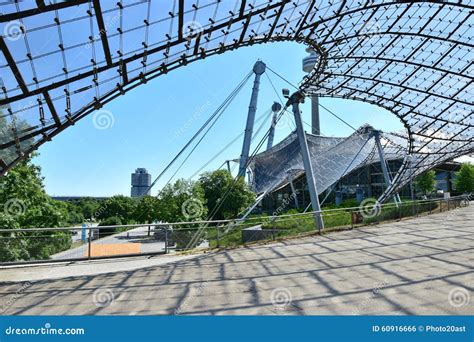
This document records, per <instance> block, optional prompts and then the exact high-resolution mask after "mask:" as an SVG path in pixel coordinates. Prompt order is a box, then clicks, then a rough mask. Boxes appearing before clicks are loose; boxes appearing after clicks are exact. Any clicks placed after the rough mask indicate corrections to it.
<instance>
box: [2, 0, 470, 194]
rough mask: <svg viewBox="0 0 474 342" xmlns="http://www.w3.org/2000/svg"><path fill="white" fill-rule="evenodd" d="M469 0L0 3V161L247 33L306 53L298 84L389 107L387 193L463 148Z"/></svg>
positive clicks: (5, 164)
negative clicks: (400, 158) (396, 147)
mask: <svg viewBox="0 0 474 342" xmlns="http://www.w3.org/2000/svg"><path fill="white" fill-rule="evenodd" d="M473 9H474V1H471V0H469V1H390V0H386V1H381V0H367V1H364V0H358V1H355V0H340V1H337V0H332V1H330V0H325V1H324V0H322V1H316V0H298V1H296V0H295V1H289V0H284V1H275V0H274V1H269V0H266V1H265V0H247V1H245V0H242V1H217V0H207V1H203V0H194V1H192V0H189V1H188V0H186V1H184V0H160V1H158V0H116V1H104V0H102V1H100V0H94V1H91V0H68V1H49V0H36V1H26V0H24V1H14V0H10V1H6V2H5V1H3V2H1V3H0V12H1V13H2V15H1V16H0V33H1V34H2V37H1V39H0V50H1V53H0V76H1V80H2V83H1V84H0V106H2V114H1V118H0V151H1V152H0V158H1V160H0V168H1V170H0V172H1V174H4V173H5V172H6V171H7V170H8V169H9V168H10V167H11V166H13V165H14V164H15V163H16V162H18V161H19V160H21V159H23V158H25V157H26V156H27V155H28V154H29V153H30V152H31V151H34V150H35V149H37V148H38V147H39V146H40V145H41V144H43V143H44V142H46V141H49V140H51V139H52V138H53V137H54V136H55V135H56V134H58V133H60V132H61V131H63V130H64V129H66V128H67V127H69V126H71V125H73V124H74V123H75V122H76V121H77V120H80V119H81V118H83V117H85V116H87V115H88V114H90V113H92V112H94V111H96V110H100V108H101V107H102V106H103V105H104V104H105V103H107V102H109V101H111V100H113V99H114V98H116V97H117V96H120V95H122V94H125V93H126V92H127V91H128V90H130V89H132V88H134V87H136V86H139V85H140V84H143V83H146V82H147V81H149V80H150V79H152V78H155V77H158V76H160V75H163V74H166V73H168V72H171V71H172V70H174V69H176V68H179V67H183V66H186V65H187V64H188V63H190V62H192V61H195V60H198V59H203V58H206V57H208V56H211V55H214V54H220V53H224V52H225V51H228V50H232V49H236V48H239V47H242V46H248V45H252V44H256V43H266V42H275V41H296V42H299V43H302V44H305V45H308V46H310V47H311V48H312V49H313V50H315V51H316V52H317V55H318V62H317V63H316V66H315V68H314V70H313V72H312V73H310V74H309V75H308V77H306V78H305V79H303V80H302V82H301V84H300V87H301V89H302V90H303V91H304V92H306V93H307V94H320V95H321V96H332V97H342V98H350V99H356V100H361V101H366V102H369V103H373V104H377V105H379V106H381V107H383V108H386V109H388V110H390V111H391V112H392V113H394V114H395V115H397V116H398V117H399V118H400V119H401V120H402V121H403V122H404V123H405V127H406V130H407V135H408V136H409V140H408V146H407V148H408V151H409V154H408V155H407V157H406V159H405V163H404V164H403V166H402V168H401V169H400V171H399V174H398V175H397V177H395V180H394V184H393V186H392V187H391V188H390V189H389V190H388V191H387V192H386V196H388V195H390V193H391V192H392V193H393V191H396V190H397V189H398V188H399V187H400V186H402V185H403V184H404V182H406V181H407V180H408V179H409V178H410V177H413V176H415V175H417V174H418V173H420V172H422V171H424V170H426V169H428V168H430V167H432V166H434V165H436V164H438V163H442V162H443V161H445V160H449V159H452V158H454V157H457V156H459V155H463V154H467V153H470V152H472V151H473V150H474V144H473V123H474V118H473V94H474V86H473V84H472V81H473V56H474V53H473V31H474V29H473V23H474V19H473Z"/></svg>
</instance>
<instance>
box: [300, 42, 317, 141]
mask: <svg viewBox="0 0 474 342" xmlns="http://www.w3.org/2000/svg"><path fill="white" fill-rule="evenodd" d="M306 52H308V53H309V56H306V57H305V58H303V71H304V72H307V73H310V72H311V71H312V70H313V68H314V66H315V65H316V63H317V62H318V55H317V53H316V51H314V50H313V49H311V48H307V49H306ZM311 126H312V127H313V128H312V132H311V133H313V134H315V135H321V129H320V126H319V97H318V96H317V95H313V96H311Z"/></svg>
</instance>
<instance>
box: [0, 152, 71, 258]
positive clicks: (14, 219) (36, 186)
mask: <svg viewBox="0 0 474 342" xmlns="http://www.w3.org/2000/svg"><path fill="white" fill-rule="evenodd" d="M40 171H41V170H40V168H39V167H38V166H36V165H34V164H32V163H31V161H30V160H26V161H23V162H21V163H19V164H18V165H17V166H16V167H14V168H12V169H11V170H10V171H9V172H8V174H7V175H5V176H3V177H1V178H0V223H1V224H2V228H7V229H12V230H14V229H18V228H20V227H21V228H44V227H59V226H63V225H66V224H67V222H68V220H69V216H68V214H67V211H66V210H65V208H64V206H63V205H62V204H58V203H57V201H54V200H52V199H51V198H50V197H49V196H48V195H47V194H46V192H45V191H44V186H43V178H42V177H41V173H40ZM12 233H13V231H12ZM12 233H2V239H1V240H0V258H1V260H3V261H13V260H19V259H23V260H28V259H46V258H48V257H49V256H50V255H51V254H54V253H57V252H60V251H62V250H65V249H67V248H69V247H70V246H71V235H70V233H69V232H61V231H45V232H41V233H38V232H22V233H14V234H12Z"/></svg>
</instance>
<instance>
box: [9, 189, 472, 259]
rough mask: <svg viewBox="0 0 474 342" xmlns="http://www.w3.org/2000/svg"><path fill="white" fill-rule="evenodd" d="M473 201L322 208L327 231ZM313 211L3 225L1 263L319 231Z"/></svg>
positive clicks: (152, 251)
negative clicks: (139, 221)
mask: <svg viewBox="0 0 474 342" xmlns="http://www.w3.org/2000/svg"><path fill="white" fill-rule="evenodd" d="M470 200H471V198H470V196H467V195H463V196H456V197H451V198H437V199H427V200H418V201H404V202H402V203H401V204H398V205H396V204H395V203H386V204H382V205H378V204H376V203H370V202H369V203H365V204H364V202H362V205H361V206H358V207H350V208H334V209H326V210H321V211H320V212H319V213H320V214H321V215H322V217H323V219H324V221H325V229H324V231H323V233H325V232H330V231H334V230H343V229H354V228H356V227H360V226H365V225H368V224H378V223H380V222H387V221H391V220H402V219H403V218H406V217H418V216H420V215H428V214H432V213H438V212H440V213H441V212H444V211H451V210H452V209H454V208H457V207H460V206H467V205H469V202H470ZM314 213H315V212H309V213H296V214H285V215H270V216H266V215H261V216H254V217H248V218H246V219H245V220H239V219H236V220H215V221H188V222H174V223H153V224H133V225H119V226H100V227H99V226H95V227H94V226H91V225H84V226H82V227H66V228H22V229H0V265H12V264H17V263H32V262H55V261H74V260H92V259H100V258H113V257H125V256H137V255H156V254H168V253H175V252H178V251H186V250H190V249H196V248H201V249H207V248H222V247H234V246H239V245H244V244H247V243H252V242H255V241H266V240H276V239H280V238H285V237H290V236H298V235H302V234H313V233H316V228H315V222H314V219H313V215H314Z"/></svg>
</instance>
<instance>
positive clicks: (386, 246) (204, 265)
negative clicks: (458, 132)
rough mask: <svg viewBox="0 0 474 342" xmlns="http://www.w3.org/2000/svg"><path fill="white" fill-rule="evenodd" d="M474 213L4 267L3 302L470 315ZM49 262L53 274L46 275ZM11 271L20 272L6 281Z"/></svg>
mask: <svg viewBox="0 0 474 342" xmlns="http://www.w3.org/2000/svg"><path fill="white" fill-rule="evenodd" d="M473 222H474V211H473V207H472V206H471V207H467V208H462V209H456V210H453V211H450V212H449V213H441V214H434V215H431V216H427V217H421V218H418V219H412V220H406V221H401V222H395V223H387V224H381V225H379V226H371V227H364V228H360V229H354V230H352V231H345V232H339V233H331V234H328V235H325V236H312V237H305V238H298V239H292V240H287V241H284V242H280V243H273V244H267V245H256V246H252V247H247V248H238V249H234V250H229V251H222V252H218V253H211V254H207V255H199V256H194V257H191V258H190V259H187V260H180V261H177V262H171V263H167V264H164V265H153V266H149V265H150V262H153V260H163V259H159V258H162V257H165V258H166V256H157V257H154V258H151V259H150V258H148V259H142V262H143V264H141V263H140V262H137V261H136V260H135V261H134V262H135V264H134V266H133V269H128V270H127V271H113V269H109V270H110V271H113V272H109V273H102V274H93V273H97V268H98V267H99V266H98V265H104V264H97V263H92V264H90V265H88V264H86V266H84V265H83V266H82V267H83V269H82V271H81V272H78V273H73V274H74V276H65V275H67V274H69V275H70V274H71V272H70V271H68V270H71V267H78V266H77V265H76V264H75V266H59V265H56V266H48V267H46V266H40V267H38V266H36V267H34V268H32V267H29V268H26V269H16V270H11V269H10V270H1V271H0V280H3V281H5V282H4V283H0V310H1V311H4V313H6V314H24V315H25V314H29V315H38V314H39V315H50V314H53V315H64V314H69V315H71V314H115V315H119V314H124V315H129V314H136V315H140V314H206V315H223V314H227V315H228V314H241V315H242V314H243V315H250V314H257V315H261V314H263V315H268V314H270V315H274V314H290V315H303V314H313V315H314V314H316V315H321V314H329V315H331V314H384V315H388V314H418V315H420V314H424V315H427V314H434V315H439V314H453V315H458V314H464V315H473V314H474V303H473V302H474V298H472V297H473V290H474V289H473V286H474V234H473V232H474V223H473ZM175 258H176V257H175ZM122 262H123V261H122ZM108 263H109V265H117V264H119V263H120V262H119V261H115V262H111V261H108ZM137 264H140V265H142V266H146V267H142V268H136V267H137ZM105 269H107V267H104V266H102V272H104V270H105ZM72 270H74V269H73V268H72ZM88 270H89V272H88ZM94 270H96V271H95V272H94ZM45 271H48V272H50V273H49V276H48V278H50V279H44V276H41V274H44V272H45ZM64 272H66V273H64ZM62 274H64V276H62ZM25 275H26V276H25ZM28 278H29V280H30V281H29V282H25V281H26V280H28ZM52 278H56V279H52ZM14 279H16V280H19V279H21V280H22V281H21V282H14V283H13V282H6V281H8V280H14ZM35 279H37V280H35ZM41 279H43V280H41ZM2 306H3V309H2Z"/></svg>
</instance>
